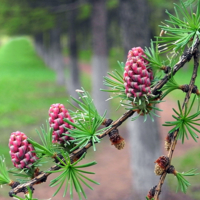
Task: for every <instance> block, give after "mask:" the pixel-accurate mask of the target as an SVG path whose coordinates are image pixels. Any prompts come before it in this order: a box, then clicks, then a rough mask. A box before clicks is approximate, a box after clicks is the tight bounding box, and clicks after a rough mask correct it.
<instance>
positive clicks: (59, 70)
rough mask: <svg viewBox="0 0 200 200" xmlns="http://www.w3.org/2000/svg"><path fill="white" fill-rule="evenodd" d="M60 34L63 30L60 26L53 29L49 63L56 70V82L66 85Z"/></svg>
mask: <svg viewBox="0 0 200 200" xmlns="http://www.w3.org/2000/svg"><path fill="white" fill-rule="evenodd" d="M60 35H61V31H60V28H59V26H56V27H54V28H53V29H51V31H50V46H49V56H50V60H51V62H50V63H49V64H50V66H51V67H52V68H53V69H54V70H55V72H56V83H57V84H58V85H65V72H64V61H63V56H62V51H61V45H60Z"/></svg>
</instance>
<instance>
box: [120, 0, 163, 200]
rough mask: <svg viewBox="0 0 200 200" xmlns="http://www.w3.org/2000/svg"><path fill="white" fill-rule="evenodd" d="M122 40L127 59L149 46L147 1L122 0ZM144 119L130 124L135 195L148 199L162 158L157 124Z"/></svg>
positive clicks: (141, 118) (156, 181) (155, 181)
mask: <svg viewBox="0 0 200 200" xmlns="http://www.w3.org/2000/svg"><path fill="white" fill-rule="evenodd" d="M120 19H121V29H122V36H123V38H122V40H123V46H124V50H125V52H126V55H127V53H128V50H130V49H131V48H132V47H137V46H140V47H142V48H144V47H145V46H149V44H150V28H149V22H148V19H149V11H148V1H147V0H120ZM143 121H144V118H143V117H142V116H141V117H139V118H138V119H137V120H136V121H135V122H132V121H129V122H128V125H127V126H128V134H129V141H130V144H131V167H132V173H133V176H132V180H133V181H132V182H133V189H134V192H135V193H134V194H136V195H137V198H136V199H138V200H142V199H145V196H146V195H147V193H148V191H149V190H150V189H151V188H152V187H153V186H155V185H156V184H157V183H158V180H159V178H158V177H156V176H155V174H154V161H155V160H156V159H157V158H158V157H159V156H160V155H161V147H160V136H159V130H158V125H157V121H156V119H155V122H151V120H150V119H149V120H147V122H145V123H144V122H143Z"/></svg>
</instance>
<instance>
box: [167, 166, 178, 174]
mask: <svg viewBox="0 0 200 200" xmlns="http://www.w3.org/2000/svg"><path fill="white" fill-rule="evenodd" d="M167 173H168V174H174V175H175V176H176V173H177V172H176V170H175V167H174V166H173V165H170V166H169V168H168V169H167Z"/></svg>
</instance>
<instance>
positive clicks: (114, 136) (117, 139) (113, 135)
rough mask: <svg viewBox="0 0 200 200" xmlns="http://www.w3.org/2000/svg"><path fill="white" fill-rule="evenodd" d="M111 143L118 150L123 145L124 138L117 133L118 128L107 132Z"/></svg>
mask: <svg viewBox="0 0 200 200" xmlns="http://www.w3.org/2000/svg"><path fill="white" fill-rule="evenodd" d="M109 136H110V141H111V144H112V145H114V146H115V147H116V148H117V149H118V150H121V149H123V148H124V147H125V144H126V143H125V140H124V138H123V137H121V136H120V135H119V132H118V129H114V130H112V131H111V132H110V133H109Z"/></svg>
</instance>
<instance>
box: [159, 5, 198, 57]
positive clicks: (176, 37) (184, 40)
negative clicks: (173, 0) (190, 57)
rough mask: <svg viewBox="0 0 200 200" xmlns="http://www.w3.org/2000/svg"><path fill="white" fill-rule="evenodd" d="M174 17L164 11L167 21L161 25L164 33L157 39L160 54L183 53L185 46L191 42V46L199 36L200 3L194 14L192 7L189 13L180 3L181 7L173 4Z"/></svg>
mask: <svg viewBox="0 0 200 200" xmlns="http://www.w3.org/2000/svg"><path fill="white" fill-rule="evenodd" d="M174 10H175V15H173V14H171V13H169V12H168V11H166V13H167V14H168V16H169V20H165V22H166V23H163V25H161V26H160V27H161V29H162V30H163V31H164V32H165V33H164V35H163V36H159V37H157V38H158V40H159V43H160V44H163V45H161V46H160V47H161V51H162V52H168V51H171V50H172V51H174V53H176V52H177V51H181V52H183V50H184V48H185V46H186V45H187V44H188V43H189V42H190V41H193V42H192V46H193V44H194V43H195V41H196V38H197V36H200V32H199V31H200V1H198V4H197V8H196V12H195V13H193V9H192V5H190V11H188V9H187V7H186V6H185V5H184V3H183V1H181V5H180V6H179V5H177V4H175V7H174Z"/></svg>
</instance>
